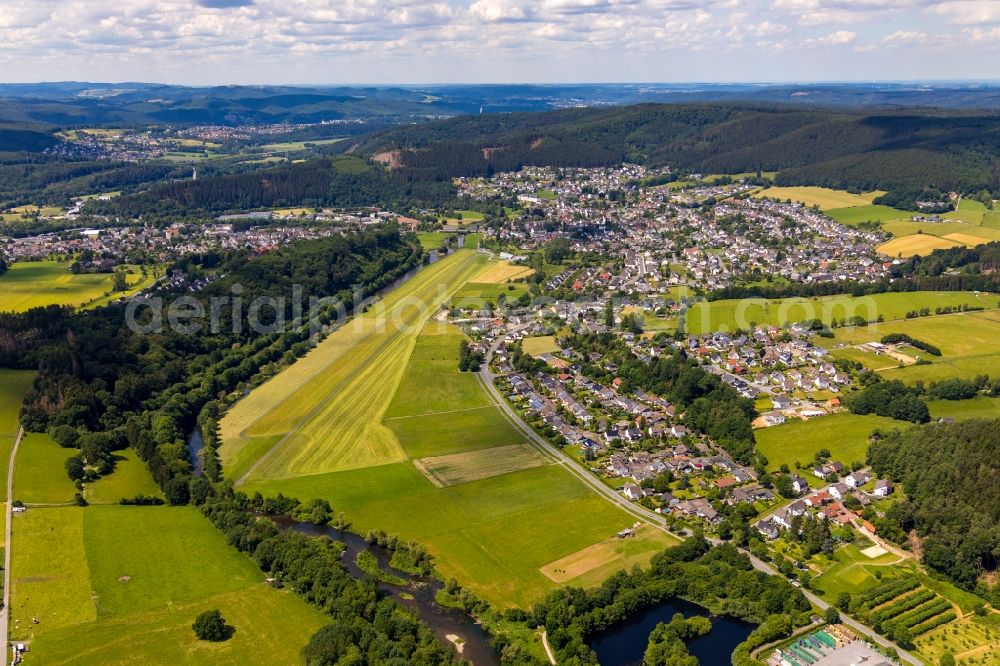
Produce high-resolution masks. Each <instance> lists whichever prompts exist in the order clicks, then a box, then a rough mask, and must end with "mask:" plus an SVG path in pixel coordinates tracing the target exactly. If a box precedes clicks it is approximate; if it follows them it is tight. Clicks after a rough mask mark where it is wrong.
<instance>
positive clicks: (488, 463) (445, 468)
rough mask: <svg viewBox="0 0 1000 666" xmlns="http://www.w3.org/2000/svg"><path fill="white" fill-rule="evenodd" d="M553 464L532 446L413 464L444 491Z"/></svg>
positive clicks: (468, 452)
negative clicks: (450, 487)
mask: <svg viewBox="0 0 1000 666" xmlns="http://www.w3.org/2000/svg"><path fill="white" fill-rule="evenodd" d="M551 462H552V461H551V460H549V459H548V458H546V457H545V456H543V455H542V454H541V453H540V452H539V451H538V449H537V448H535V447H534V446H533V445H531V444H511V445H509V446H494V447H493V448H490V449H475V450H472V451H462V452H461V453H451V454H449V455H445V456H433V457H431V458H418V459H416V460H414V461H413V464H414V465H415V466H416V468H417V469H419V470H420V472H421V473H422V474H423V475H424V476H426V477H427V478H428V479H430V481H431V483H433V484H434V485H435V486H437V487H438V488H444V487H445V486H454V485H458V484H460V483H468V482H469V481H479V480H480V479H488V478H490V477H493V476H500V475H501V474H508V473H510V472H519V471H521V470H522V469H531V468H532V467H539V466H541V465H548V464H550V463H551Z"/></svg>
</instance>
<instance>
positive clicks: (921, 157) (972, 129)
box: [343, 104, 1000, 192]
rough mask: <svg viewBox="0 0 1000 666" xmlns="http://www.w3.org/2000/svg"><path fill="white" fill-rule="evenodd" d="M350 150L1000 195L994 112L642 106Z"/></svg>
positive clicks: (473, 166)
mask: <svg viewBox="0 0 1000 666" xmlns="http://www.w3.org/2000/svg"><path fill="white" fill-rule="evenodd" d="M444 144H447V150H445V145H444ZM343 149H344V150H353V151H355V152H359V153H361V154H364V155H380V154H386V153H391V152H393V151H398V152H396V153H395V155H394V156H393V157H394V159H395V162H397V163H398V164H400V168H401V169H402V170H404V171H408V172H411V173H414V174H419V175H420V176H421V177H434V178H446V177H450V176H456V175H484V174H488V173H490V172H492V171H501V170H508V169H516V168H518V167H520V166H522V165H552V166H594V165H604V164H608V165H610V164H615V163H617V162H619V161H629V162H637V163H641V164H650V165H661V164H670V165H672V166H676V167H680V168H685V169H689V170H693V171H701V172H712V173H738V172H745V171H754V170H758V169H761V170H765V171H778V172H779V173H778V177H777V180H778V182H779V183H785V184H814V185H829V186H837V187H846V188H855V189H863V190H872V189H887V190H891V189H893V188H899V187H925V186H929V187H936V188H938V189H941V190H944V191H951V190H961V191H978V190H981V189H984V188H986V189H990V190H992V191H994V192H997V191H1000V175H998V174H1000V166H998V161H997V157H996V156H997V154H998V153H1000V114H997V113H996V112H988V111H942V110H920V109H912V110H906V111H877V112H875V111H871V110H825V109H804V108H800V107H790V106H761V105H746V104H679V105H664V104H642V105H636V106H628V107H613V108H590V109H568V110H562V111H555V112H548V113H516V114H503V115H491V116H465V117H460V118H453V119H450V120H444V121H438V122H433V123H426V124H422V125H410V126H404V127H397V128H394V129H390V130H386V131H384V132H380V133H377V134H375V135H372V136H370V137H369V138H367V139H363V140H361V141H358V142H354V143H353V144H349V145H347V144H346V142H345V146H344V147H343Z"/></svg>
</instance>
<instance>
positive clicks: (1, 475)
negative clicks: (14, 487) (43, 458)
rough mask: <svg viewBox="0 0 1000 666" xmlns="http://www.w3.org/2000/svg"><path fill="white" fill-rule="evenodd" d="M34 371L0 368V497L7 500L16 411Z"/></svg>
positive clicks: (16, 424)
mask: <svg viewBox="0 0 1000 666" xmlns="http://www.w3.org/2000/svg"><path fill="white" fill-rule="evenodd" d="M34 376H35V373H34V372H32V371H30V370H7V369H0V479H2V483H0V499H2V500H3V501H7V497H6V495H7V466H8V465H9V464H10V450H11V448H13V446H14V439H15V438H16V437H17V431H18V428H19V427H20V423H19V422H18V418H17V417H18V412H19V411H20V409H21V400H22V399H23V398H24V394H25V393H26V392H27V390H28V387H30V386H31V380H32V378H33V377H34ZM67 457H68V456H67Z"/></svg>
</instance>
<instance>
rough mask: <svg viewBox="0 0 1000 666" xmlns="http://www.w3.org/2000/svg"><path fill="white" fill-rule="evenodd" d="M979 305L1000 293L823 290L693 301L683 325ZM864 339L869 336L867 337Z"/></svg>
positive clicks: (829, 318)
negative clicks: (830, 293)
mask: <svg viewBox="0 0 1000 666" xmlns="http://www.w3.org/2000/svg"><path fill="white" fill-rule="evenodd" d="M964 304H968V305H970V306H980V307H986V308H994V307H996V305H997V297H995V296H993V295H990V294H979V293H975V292H970V291H912V292H899V293H885V294H874V295H872V296H859V297H854V296H822V297H814V298H782V299H776V300H768V299H764V298H743V299H726V300H719V301H701V302H698V303H695V304H694V306H692V307H691V308H690V309H689V310H688V311H687V315H686V320H685V323H686V328H685V330H686V331H688V332H690V333H708V332H712V331H734V330H736V329H737V328H742V329H744V330H746V329H748V328H749V327H750V325H751V324H752V323H755V324H757V325H769V324H773V325H775V326H781V325H783V324H786V323H794V322H799V321H808V320H811V319H820V320H822V321H823V322H824V323H826V324H830V323H832V322H833V321H835V320H837V321H839V320H841V319H845V320H848V319H850V318H851V317H854V316H860V317H864V318H865V319H866V320H868V321H875V320H876V319H877V318H878V317H879V316H882V317H884V318H885V319H886V320H893V319H903V318H904V317H905V316H906V313H907V312H910V311H911V310H919V309H920V308H922V307H928V308H930V309H931V311H933V310H934V309H935V308H939V307H946V306H952V307H954V306H961V305H964ZM865 341H866V342H867V341H868V340H865Z"/></svg>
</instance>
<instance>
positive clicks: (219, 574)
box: [11, 506, 325, 666]
mask: <svg viewBox="0 0 1000 666" xmlns="http://www.w3.org/2000/svg"><path fill="white" fill-rule="evenodd" d="M14 544H15V548H14V550H13V563H12V574H13V584H12V588H13V589H12V604H11V613H12V622H11V633H12V637H13V638H15V639H17V640H30V641H31V651H30V652H29V653H28V655H26V657H27V658H26V660H25V663H26V664H28V666H30V665H31V664H47V663H59V664H64V663H65V664H107V663H112V664H119V663H120V664H125V663H146V664H174V663H191V664H195V663H232V664H238V663H252V662H255V661H257V660H258V657H259V655H260V654H261V651H262V650H263V651H266V652H267V654H268V655H270V656H271V657H272V658H273V659H274V660H276V661H278V662H285V663H290V662H293V661H295V660H296V659H297V658H298V652H299V650H300V649H301V648H302V647H303V646H304V645H305V644H306V642H308V640H309V637H310V636H311V635H312V634H313V633H314V632H315V631H316V630H317V629H319V628H320V627H321V626H323V624H324V623H325V617H324V615H323V614H322V613H321V612H320V611H319V610H317V609H315V608H313V607H311V606H309V605H307V604H306V603H305V602H304V601H302V600H301V599H299V598H298V597H296V596H295V595H294V594H293V593H292V592H288V591H279V590H275V589H273V588H271V587H270V586H268V585H266V584H265V583H264V582H263V578H264V576H263V574H262V573H261V572H260V571H259V569H258V568H257V566H256V565H255V564H254V563H253V561H252V560H250V558H248V557H247V556H245V555H243V554H242V553H239V552H237V551H236V550H234V549H233V548H232V547H230V546H229V545H228V544H227V543H226V541H225V538H224V537H223V535H222V534H221V533H220V532H218V531H217V530H216V529H215V528H214V527H213V526H212V525H211V523H209V522H208V521H207V520H206V519H205V518H204V517H202V516H201V514H200V513H199V512H198V511H197V510H195V509H193V508H188V507H123V506H91V507H87V508H79V507H65V508H43V509H29V510H28V511H27V512H26V513H24V514H22V515H19V516H16V517H15V522H14ZM150 553H156V557H155V558H151V557H150ZM52 571H59V572H62V575H61V576H57V577H53V576H52V575H51V572H52ZM215 608H218V609H220V610H221V611H222V614H223V616H224V617H225V618H226V620H227V622H228V623H229V624H231V625H233V626H234V627H235V628H236V632H235V634H234V635H233V637H232V638H231V639H230V640H228V641H225V642H224V643H206V642H203V641H198V640H196V638H195V636H194V633H193V632H192V631H191V622H192V621H193V619H194V617H195V616H196V615H197V614H198V613H200V612H202V611H204V610H210V609H215ZM32 618H38V620H39V622H38V623H37V624H34V623H32V621H31V619H32Z"/></svg>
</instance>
